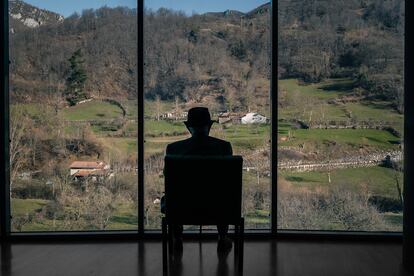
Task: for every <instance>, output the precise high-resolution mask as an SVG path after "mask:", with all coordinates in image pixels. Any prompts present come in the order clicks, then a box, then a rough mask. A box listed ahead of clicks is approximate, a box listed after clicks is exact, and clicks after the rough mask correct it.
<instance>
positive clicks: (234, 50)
mask: <svg viewBox="0 0 414 276" xmlns="http://www.w3.org/2000/svg"><path fill="white" fill-rule="evenodd" d="M52 2H53V1H39V0H26V1H20V0H15V1H8V4H9V10H8V12H9V33H8V35H9V52H10V53H9V57H5V58H9V60H10V67H9V91H8V93H9V98H10V101H9V109H10V115H9V124H10V126H9V129H8V130H9V134H10V142H9V146H10V151H9V157H10V183H9V184H10V207H11V208H10V209H11V214H10V215H11V220H10V225H11V231H12V232H34V231H97V230H98V231H101V230H134V231H135V232H136V231H137V230H138V229H139V230H143V229H145V230H159V229H160V226H161V225H160V224H161V213H160V201H161V198H162V196H163V193H164V178H163V173H162V172H163V166H164V164H163V160H164V155H165V149H166V146H167V145H168V144H169V143H173V142H175V141H178V140H182V139H186V138H189V137H190V135H189V132H188V130H187V129H186V128H185V125H184V121H185V120H186V117H187V112H188V110H189V109H190V108H192V107H195V106H204V107H208V108H209V110H210V113H211V116H212V119H213V120H217V121H218V123H216V124H214V125H213V128H212V130H211V133H210V135H211V136H214V137H217V138H220V139H223V140H227V141H229V142H231V144H232V147H233V153H234V154H237V155H242V156H243V158H244V166H243V215H244V217H245V218H246V228H249V229H267V230H269V229H270V228H272V227H273V229H272V230H274V231H276V230H277V229H279V230H328V231H332V230H334V231H381V232H394V231H395V232H400V231H401V230H402V205H403V176H404V171H403V162H404V160H403V152H404V141H403V136H404V126H403V123H404V115H403V114H404V78H403V76H404V21H405V6H404V1H403V0H390V1H381V0H349V1H340V0H331V1H322V0H316V1H307V0H289V1H288V0H279V1H277V2H274V3H273V8H274V9H278V10H277V14H278V16H277V18H276V17H275V18H273V19H272V17H271V14H272V10H271V9H272V4H271V3H268V2H266V1H265V0H249V1H218V0H211V1H201V0H194V1H191V2H190V1H179V0H175V1H158V0H146V1H144V0H138V1H137V0H111V1H104V0H101V1H83V2H82V1H76V3H77V4H74V2H73V1H55V2H56V3H55V2H53V3H52ZM81 2H82V3H81ZM137 4H138V5H137ZM141 4H142V5H141ZM143 5H145V9H143V13H140V12H139V8H138V9H137V6H138V7H140V8H142V7H143ZM274 14H276V12H275V13H274ZM141 19H142V21H143V23H144V25H143V32H142V33H141V28H139V27H142V25H139V24H138V20H141ZM272 20H273V26H276V25H277V26H278V28H277V29H276V27H275V29H274V30H273V32H272V30H271V28H272ZM276 20H278V21H276ZM272 34H273V36H274V37H273V40H272ZM276 38H277V40H278V42H277V43H278V44H277V45H273V49H272V45H271V42H272V41H275V40H274V39H276ZM141 46H142V47H141ZM276 46H277V47H276ZM141 50H142V51H141ZM272 51H273V53H272ZM271 57H273V62H275V63H273V72H272V63H271V62H272V58H271ZM276 63H277V64H276ZM142 65H143V66H144V70H143V72H141V73H142V74H139V70H141V69H142ZM138 74H139V75H138ZM141 78H143V79H144V81H143V82H142V83H141V82H140V83H138V79H141ZM276 83H277V85H274V87H271V84H276ZM271 89H273V91H271ZM271 96H272V97H271ZM272 105H273V106H272ZM138 106H140V107H142V106H143V108H140V109H139V110H138ZM141 114H142V116H141ZM6 116H7V114H6ZM275 118H277V120H275ZM272 126H273V127H272ZM272 129H273V135H272ZM6 130H7V128H6ZM271 145H273V152H271V150H270V148H271ZM141 147H142V148H141ZM272 158H273V159H272ZM138 160H140V161H142V162H138ZM272 161H273V162H272ZM271 164H273V167H272V165H271ZM212 173H214V172H212ZM139 179H144V180H145V181H139ZM138 182H139V183H138ZM272 184H273V187H277V190H276V189H273V190H272V189H271V187H272ZM276 184H277V185H276ZM195 185H196V183H195ZM5 190H7V188H6V189H5ZM272 192H273V194H272ZM276 192H277V200H276V199H273V202H272V198H275V197H276ZM272 196H274V197H272ZM0 200H3V199H0ZM6 203H7V202H6ZM272 207H273V208H272ZM6 209H7V208H6ZM271 210H274V211H275V212H274V213H272V216H271ZM138 214H140V215H139V216H138ZM5 217H6V218H5V219H4V221H2V222H1V223H3V222H5V223H8V214H6V216H5ZM276 217H277V220H276ZM271 218H274V219H275V220H273V221H271ZM3 225H4V224H3ZM138 225H140V226H141V227H138ZM276 225H277V227H276ZM6 228H7V227H6ZM276 228H277V229H276Z"/></svg>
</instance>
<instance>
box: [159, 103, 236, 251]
mask: <svg viewBox="0 0 414 276" xmlns="http://www.w3.org/2000/svg"><path fill="white" fill-rule="evenodd" d="M213 123H214V121H212V120H211V118H210V113H209V111H208V109H207V108H204V107H195V108H192V109H190V110H189V112H188V118H187V121H186V122H184V124H185V125H186V127H187V129H188V130H189V131H190V133H191V138H189V139H186V140H181V141H178V142H175V143H172V144H169V145H168V146H167V150H166V154H167V155H232V154H233V150H232V148H231V144H230V143H229V142H226V141H223V140H220V139H217V138H213V137H210V136H209V133H210V128H211V126H212V124H213ZM217 192H219V191H217ZM217 230H218V233H219V242H218V246H217V250H219V251H221V252H223V251H229V250H230V249H231V247H232V243H231V240H230V239H228V238H227V232H228V225H217ZM182 232H183V226H182V225H175V226H174V227H173V234H174V244H175V245H174V248H175V249H176V250H179V251H181V250H182V246H183V245H182Z"/></svg>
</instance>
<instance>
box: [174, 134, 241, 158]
mask: <svg viewBox="0 0 414 276" xmlns="http://www.w3.org/2000/svg"><path fill="white" fill-rule="evenodd" d="M166 154H168V155H232V154H233V150H232V147H231V144H230V143H229V142H227V141H224V140H220V139H217V138H214V137H211V136H202V137H191V138H188V139H186V140H181V141H178V142H175V143H172V144H169V145H168V146H167V150H166Z"/></svg>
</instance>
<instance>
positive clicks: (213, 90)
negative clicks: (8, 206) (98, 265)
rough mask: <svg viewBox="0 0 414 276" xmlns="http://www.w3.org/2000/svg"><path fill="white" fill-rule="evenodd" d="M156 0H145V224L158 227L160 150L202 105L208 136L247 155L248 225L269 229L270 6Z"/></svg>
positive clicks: (180, 135) (181, 134)
mask: <svg viewBox="0 0 414 276" xmlns="http://www.w3.org/2000/svg"><path fill="white" fill-rule="evenodd" d="M160 3H161V2H160V1H154V0H147V1H145V6H146V10H145V23H144V28H145V31H144V42H145V44H144V48H145V54H144V55H145V227H146V229H157V228H160V217H161V216H160V215H161V213H160V198H161V197H162V196H163V191H164V178H163V175H162V171H163V159H164V155H165V148H166V146H167V144H169V143H172V142H175V141H178V140H182V139H187V138H189V137H190V134H189V132H188V130H187V129H186V127H185V125H184V121H185V120H186V117H187V111H188V110H189V109H190V108H192V107H196V106H203V107H208V108H209V110H210V113H211V115H212V118H213V120H219V123H217V124H214V125H213V127H212V130H211V132H210V135H211V136H214V137H217V138H220V139H224V140H227V141H230V142H231V144H232V147H233V153H234V154H238V155H242V156H243V157H244V170H243V179H244V180H243V212H244V216H245V218H246V227H247V228H270V217H269V213H270V157H269V155H270V154H269V147H270V144H269V140H270V121H269V118H270V106H269V102H270V101H269V96H270V93H269V91H270V50H271V49H270V4H269V3H267V4H266V1H257V0H250V1H208V2H206V1H200V0H197V1H191V4H190V2H189V1H168V2H165V3H164V2H162V4H160ZM212 173H214V172H212ZM195 185H196V183H195ZM217 192H220V191H217ZM213 203H214V199H212V204H213ZM189 208H191V206H189Z"/></svg>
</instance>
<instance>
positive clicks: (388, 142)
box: [280, 129, 400, 150]
mask: <svg viewBox="0 0 414 276" xmlns="http://www.w3.org/2000/svg"><path fill="white" fill-rule="evenodd" d="M291 136H292V139H291V140H289V141H285V142H280V145H281V146H298V145H300V144H304V143H309V144H314V145H323V144H324V143H326V142H336V143H337V144H338V145H342V146H351V147H356V146H371V147H375V148H378V149H387V150H388V149H396V150H397V149H398V148H399V145H398V142H399V141H400V140H399V138H397V137H395V136H394V135H392V134H391V133H389V132H388V131H385V130H376V129H296V130H291Z"/></svg>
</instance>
